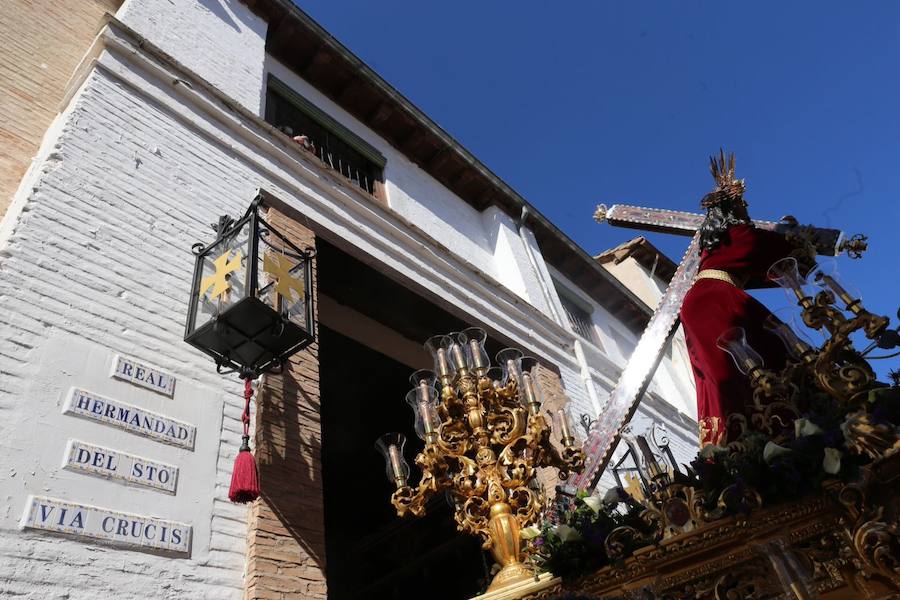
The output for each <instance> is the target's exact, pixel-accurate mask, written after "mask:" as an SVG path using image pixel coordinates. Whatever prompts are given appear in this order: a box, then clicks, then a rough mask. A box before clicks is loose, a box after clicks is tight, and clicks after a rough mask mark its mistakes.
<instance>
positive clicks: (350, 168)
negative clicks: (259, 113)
mask: <svg viewBox="0 0 900 600" xmlns="http://www.w3.org/2000/svg"><path fill="white" fill-rule="evenodd" d="M265 119H266V121H267V122H268V123H270V124H272V125H274V126H275V127H276V128H277V129H278V130H279V131H281V132H282V133H284V134H286V135H288V136H290V137H291V138H297V137H298V136H304V138H305V139H302V140H300V141H298V140H296V139H295V141H298V143H300V144H302V145H303V147H304V148H306V149H307V150H309V151H310V152H312V153H314V154H315V155H316V156H317V157H318V158H319V159H320V160H321V161H322V162H323V163H325V164H326V165H327V166H328V167H329V168H331V169H334V170H335V171H338V172H340V174H341V175H343V176H344V177H346V178H347V179H349V180H350V181H351V182H352V183H353V184H354V185H357V186H359V187H360V188H361V189H363V190H365V191H366V192H368V193H370V194H373V195H374V194H375V192H376V189H377V183H378V182H383V181H384V165H385V158H384V156H382V154H381V153H380V152H378V150H376V149H375V148H373V147H372V146H371V145H369V144H368V143H367V142H366V141H365V140H363V139H362V138H360V137H359V136H357V135H356V134H354V133H353V132H351V131H350V130H349V129H347V128H346V127H344V126H343V125H341V124H340V123H338V122H337V121H335V120H334V119H333V118H332V117H330V116H329V115H327V114H326V113H324V112H323V111H322V110H321V109H319V108H318V107H316V106H315V105H313V104H312V103H311V102H310V101H309V100H307V99H306V98H304V97H303V96H301V95H300V94H298V93H297V92H295V91H293V90H292V89H290V88H289V87H288V86H287V85H286V84H285V83H283V82H282V81H280V80H279V79H277V78H275V77H273V76H271V75H269V80H268V86H267V88H266V115H265Z"/></svg>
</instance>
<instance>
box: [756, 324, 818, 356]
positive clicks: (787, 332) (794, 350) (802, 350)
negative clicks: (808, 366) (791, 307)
mask: <svg viewBox="0 0 900 600" xmlns="http://www.w3.org/2000/svg"><path fill="white" fill-rule="evenodd" d="M763 327H765V328H766V330H768V331H771V332H772V333H774V334H775V335H777V336H778V338H779V339H780V340H781V343H783V344H784V347H785V348H787V351H788V354H789V355H790V356H791V358H793V359H795V360H801V359H802V360H805V359H806V357H811V356H812V354H813V349H812V345H811V344H809V343H808V342H807V341H806V340H804V339H803V338H802V337H801V336H800V334H798V333H797V332H795V331H794V330H793V328H792V327H791V326H790V325H788V324H787V323H784V322H783V321H782V320H781V319H779V318H778V317H776V316H775V315H769V316H768V317H766V322H765V323H763Z"/></svg>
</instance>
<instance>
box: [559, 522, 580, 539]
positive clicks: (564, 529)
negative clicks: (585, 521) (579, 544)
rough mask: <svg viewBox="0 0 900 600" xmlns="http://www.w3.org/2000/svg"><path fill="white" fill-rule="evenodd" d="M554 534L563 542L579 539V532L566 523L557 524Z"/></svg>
mask: <svg viewBox="0 0 900 600" xmlns="http://www.w3.org/2000/svg"><path fill="white" fill-rule="evenodd" d="M556 535H558V536H559V539H560V540H562V542H563V543H565V542H572V541H575V540H580V539H581V534H580V533H578V531H577V530H576V529H574V528H573V527H569V526H568V525H557V526H556Z"/></svg>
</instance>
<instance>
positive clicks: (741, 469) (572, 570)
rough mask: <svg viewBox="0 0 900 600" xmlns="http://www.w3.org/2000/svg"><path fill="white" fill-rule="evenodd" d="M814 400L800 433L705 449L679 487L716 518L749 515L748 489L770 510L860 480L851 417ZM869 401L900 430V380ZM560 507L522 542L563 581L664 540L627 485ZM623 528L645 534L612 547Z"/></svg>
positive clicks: (878, 418) (752, 436)
mask: <svg viewBox="0 0 900 600" xmlns="http://www.w3.org/2000/svg"><path fill="white" fill-rule="evenodd" d="M809 400H810V401H809V402H808V403H806V404H807V405H808V406H810V407H811V408H809V409H808V410H807V411H806V412H804V413H803V414H802V415H801V416H800V418H797V419H795V420H794V421H793V430H790V429H788V430H787V431H785V432H782V433H781V434H780V435H778V436H777V437H775V439H777V440H779V441H778V442H777V443H776V442H775V441H772V439H770V438H769V437H767V436H766V435H764V434H762V433H758V432H749V431H748V432H746V433H745V434H744V435H743V436H741V437H740V438H739V439H738V440H737V441H736V442H734V443H732V444H729V446H728V447H727V448H724V447H718V446H706V447H705V448H704V449H703V450H702V451H701V452H700V453H699V454H698V455H697V458H696V459H695V460H694V461H693V462H692V463H691V466H690V468H688V469H687V473H686V474H683V473H678V472H676V473H675V476H674V483H679V484H684V485H687V486H690V487H692V488H694V490H696V491H697V492H699V493H700V494H701V497H702V498H703V503H704V508H705V509H707V510H708V511H709V514H713V515H716V516H718V517H725V516H728V515H733V514H739V513H748V512H749V511H750V509H751V506H750V505H748V504H747V502H746V498H747V495H746V494H744V491H745V490H748V489H749V490H754V491H755V492H757V493H758V494H759V497H760V498H761V499H762V503H763V505H764V506H770V505H774V504H778V503H780V502H785V501H788V500H791V499H795V498H798V497H800V496H803V495H805V494H808V493H811V492H813V491H815V490H817V489H821V485H822V483H823V481H825V480H827V479H835V478H839V479H843V480H847V481H849V480H853V479H854V478H855V477H856V476H857V474H858V471H859V468H860V467H861V466H863V465H864V464H866V463H868V462H870V461H871V459H870V458H868V457H867V456H865V455H863V454H860V453H857V452H854V451H853V450H852V449H851V448H848V446H847V443H846V442H847V438H846V437H845V436H846V433H847V428H848V422H849V419H850V417H849V416H848V415H847V414H846V413H845V410H844V408H843V407H842V406H841V405H840V403H839V402H838V401H837V400H835V399H833V398H830V397H828V396H826V395H821V396H817V397H815V398H810V399H809ZM867 402H868V404H869V411H868V412H869V415H870V417H871V418H872V420H873V424H874V425H886V426H889V427H890V429H892V430H894V431H896V429H895V428H896V426H897V425H898V424H900V384H898V382H896V381H895V382H894V385H892V386H883V387H878V388H876V389H873V390H870V391H869V392H868V398H867ZM898 445H900V442H898V443H897V444H895V445H894V448H893V450H891V451H890V452H889V453H892V452H893V451H896V450H897V449H898ZM726 491H727V493H725V494H723V492H726ZM720 498H724V499H725V504H724V508H723V507H722V506H720V505H718V503H719V499H720ZM557 508H558V510H557V514H556V518H555V519H553V520H549V519H548V520H545V522H544V523H543V524H542V525H541V526H540V527H536V526H532V527H527V528H525V529H524V530H523V531H522V537H523V539H525V540H527V552H528V554H529V558H530V560H531V561H532V562H534V563H535V564H536V565H537V566H538V568H540V569H542V570H546V571H551V572H552V573H554V574H555V575H558V576H561V577H577V576H579V575H583V574H586V573H588V572H591V571H595V570H597V569H599V568H601V567H603V566H605V565H608V564H612V563H614V562H616V560H618V559H619V558H618V557H627V556H629V555H631V554H632V553H633V552H634V551H635V550H636V549H638V548H640V547H643V546H647V545H650V544H653V543H655V542H656V541H659V539H660V538H661V532H660V531H659V530H658V529H657V528H655V527H653V524H652V521H651V520H649V519H645V518H644V517H646V513H647V507H646V506H644V505H643V504H640V503H638V502H637V501H636V500H634V499H633V498H632V497H631V496H629V495H628V494H627V493H626V492H625V491H624V490H622V489H621V488H613V489H611V490H610V491H609V492H607V494H606V495H605V496H604V497H603V498H602V499H601V498H600V497H598V496H587V495H586V494H584V493H581V494H579V495H577V496H575V497H574V498H571V499H569V501H567V502H560V503H559V506H558V507H557ZM619 527H629V528H631V529H632V530H633V531H636V532H637V533H638V534H639V535H633V536H625V537H619V538H618V539H616V540H615V543H612V544H611V543H610V542H611V539H610V534H611V533H613V531H614V530H616V529H617V528H619ZM623 544H624V545H625V547H623ZM611 550H614V552H613V553H614V556H611V555H610V554H611Z"/></svg>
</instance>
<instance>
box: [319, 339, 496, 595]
mask: <svg viewBox="0 0 900 600" xmlns="http://www.w3.org/2000/svg"><path fill="white" fill-rule="evenodd" d="M319 353H320V354H319V357H320V365H321V372H320V377H321V393H322V438H323V445H322V448H323V450H322V462H323V464H322V469H323V483H324V495H325V547H326V576H327V581H328V597H329V598H332V599H334V600H350V599H358V598H366V599H368V598H372V599H379V600H381V599H385V600H387V599H397V600H401V599H409V598H420V597H427V598H432V599H434V600H441V599H447V600H461V599H464V598H469V597H471V596H473V595H474V594H475V593H477V592H478V591H479V590H480V587H481V583H480V580H482V579H483V578H484V577H485V574H484V563H483V559H482V555H481V552H482V551H481V548H480V543H479V541H478V540H476V539H475V538H473V537H471V536H467V535H463V534H460V533H458V532H457V531H456V525H455V522H454V521H453V516H452V513H451V510H450V507H449V506H448V504H447V503H446V502H445V500H444V499H443V498H442V497H437V498H435V499H434V500H433V501H432V502H431V503H430V504H429V506H428V509H427V515H426V516H425V517H422V518H415V517H411V516H409V517H406V518H404V519H400V518H399V517H397V514H396V512H395V511H394V508H393V506H391V503H390V495H391V492H392V491H393V487H392V485H391V483H390V482H389V481H388V479H387V477H386V475H385V465H384V462H383V461H382V458H381V456H380V455H379V454H378V453H377V452H376V451H375V449H374V447H373V443H374V441H375V439H376V438H377V437H378V436H379V435H381V434H382V433H385V432H388V431H399V432H401V433H403V434H405V435H406V437H407V440H408V442H407V448H406V450H407V451H406V458H407V460H408V461H409V462H410V466H411V467H412V469H413V473H414V474H413V476H412V477H411V479H412V481H416V479H417V473H416V471H417V468H416V467H415V466H413V464H412V463H413V457H414V456H415V453H416V452H418V451H419V450H420V449H421V447H422V443H421V442H420V441H419V439H418V438H417V437H416V436H415V432H414V431H413V427H412V413H411V411H410V410H409V408H408V407H407V406H406V403H405V402H404V401H403V397H404V395H405V394H406V391H407V388H408V387H409V385H408V381H407V379H408V377H409V375H410V373H411V369H410V368H409V367H408V366H406V365H404V364H401V363H399V362H396V361H394V360H392V359H390V358H388V357H386V356H384V355H382V354H379V353H378V352H375V351H374V350H372V349H370V348H368V347H366V346H364V345H362V344H360V343H358V342H355V341H353V340H351V339H349V338H347V337H344V336H342V335H340V334H338V333H335V332H334V331H332V330H330V329H328V328H327V327H324V326H323V327H321V328H320V331H319Z"/></svg>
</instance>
